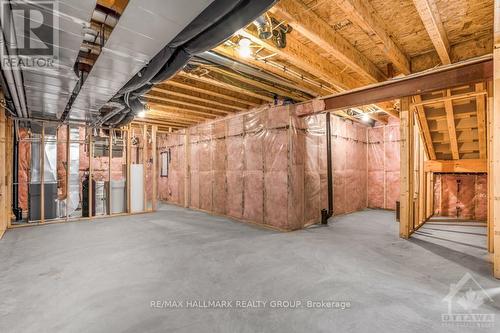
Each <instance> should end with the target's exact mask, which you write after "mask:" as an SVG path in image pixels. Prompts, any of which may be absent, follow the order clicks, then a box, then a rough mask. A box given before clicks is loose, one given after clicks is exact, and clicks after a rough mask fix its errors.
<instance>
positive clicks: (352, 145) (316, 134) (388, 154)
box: [158, 101, 399, 230]
mask: <svg viewBox="0 0 500 333" xmlns="http://www.w3.org/2000/svg"><path fill="white" fill-rule="evenodd" d="M323 104H324V103H322V102H321V101H313V102H312V103H310V104H301V105H296V106H294V105H286V106H275V107H261V108H257V109H254V110H252V111H250V112H247V113H244V114H238V115H235V116H230V117H227V118H223V119H220V120H215V121H212V122H207V123H204V124H201V125H198V126H195V127H191V128H189V129H188V130H187V131H188V132H189V140H188V141H189V145H188V147H185V146H184V138H181V137H183V134H178V132H176V133H169V134H161V135H162V136H161V139H159V142H161V144H159V150H161V151H165V150H170V152H171V154H172V162H171V164H170V167H169V168H170V169H169V176H168V177H160V178H159V186H158V192H159V193H158V195H159V197H160V198H161V199H162V200H164V201H167V202H172V203H176V204H181V205H184V204H185V203H184V197H187V198H188V200H187V207H190V208H194V209H200V210H203V211H207V212H211V213H215V214H221V215H226V216H229V217H232V218H236V219H240V220H244V221H250V222H253V223H258V224H263V225H267V226H270V227H273V228H277V229H280V230H296V229H301V228H303V227H304V226H306V225H308V224H311V223H315V222H318V221H319V220H320V216H321V209H324V208H327V160H326V155H327V154H326V138H325V133H326V128H325V125H326V121H325V114H317V115H312V116H304V117H298V116H297V113H296V112H298V113H300V114H302V115H304V114H308V113H311V112H313V111H314V110H315V109H316V108H321V107H324V105H323ZM331 119H332V122H331V126H332V161H333V175H334V205H335V214H336V215H339V214H345V213H350V212H354V211H358V210H362V209H364V208H366V207H367V203H368V202H369V199H368V198H369V193H371V192H369V191H368V188H369V185H368V184H369V177H368V158H369V151H368V146H369V145H368V141H367V139H368V132H367V127H366V126H363V125H361V124H357V123H353V122H352V121H350V120H345V119H343V118H339V117H336V116H334V115H332V118H331ZM391 126H393V127H395V128H397V129H398V130H397V131H395V133H397V134H398V135H399V127H398V124H391ZM379 131H380V133H381V134H380V135H381V137H380V139H379V141H380V142H383V141H384V140H386V141H387V142H386V150H385V151H384V150H383V149H382V150H381V151H380V152H378V155H377V156H378V158H380V159H381V160H384V159H385V158H397V159H398V158H399V156H398V154H399V150H398V151H397V154H396V152H395V151H394V150H395V149H399V136H395V135H393V134H394V133H393V131H392V127H391V129H389V130H387V133H385V136H387V138H385V137H384V130H383V129H380V130H379ZM176 137H177V139H175V138H176ZM160 145H161V147H160ZM387 146H389V148H387ZM186 153H187V160H188V163H189V168H187V165H184V164H185V163H184V164H182V165H181V163H176V161H179V160H181V157H180V156H181V155H182V156H183V157H182V160H184V159H185V158H186V155H185V154H186ZM372 157H373V156H372ZM381 163H382V164H383V162H381ZM394 165H395V166H397V168H396V167H395V166H394ZM386 166H387V168H386V173H387V177H386V183H387V186H386V193H385V194H383V195H386V196H387V197H388V198H391V200H392V198H396V197H397V196H398V195H399V186H397V187H395V186H392V185H393V184H394V183H397V184H398V185H399V162H394V161H391V162H386ZM187 170H189V173H188V175H187V178H186V172H187ZM382 170H383V168H382ZM373 171H375V170H373ZM382 172H383V171H382ZM382 178H383V177H382ZM181 179H182V180H184V181H188V184H187V186H184V184H183V183H182V186H181ZM181 188H182V189H184V188H187V189H188V191H189V193H186V194H184V193H183V192H182V194H181ZM391 191H394V192H396V191H397V193H392V192H391ZM387 201H389V200H387ZM394 201H395V200H394ZM381 202H382V204H381V205H383V200H381ZM390 207H391V205H389V204H388V205H387V208H390Z"/></svg>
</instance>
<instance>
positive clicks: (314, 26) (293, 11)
mask: <svg viewBox="0 0 500 333" xmlns="http://www.w3.org/2000/svg"><path fill="white" fill-rule="evenodd" d="M271 12H273V13H274V14H276V15H277V16H279V17H280V18H283V19H285V20H286V21H287V23H288V24H290V25H291V26H292V27H293V28H294V29H295V30H296V31H298V32H299V33H300V34H301V35H303V36H305V37H307V38H308V39H309V40H310V41H312V42H313V43H314V44H316V45H318V46H319V47H321V48H322V49H324V50H325V51H327V52H328V53H330V54H331V55H333V56H334V57H335V58H337V59H339V60H340V61H341V62H342V63H344V64H346V65H347V66H349V67H350V68H352V69H353V70H354V71H356V72H358V73H359V74H361V75H362V76H363V77H364V78H365V79H366V80H367V81H368V82H369V83H374V82H378V81H384V80H385V79H386V75H385V74H384V73H382V71H380V70H379V69H378V68H377V66H375V65H374V64H373V63H372V62H371V61H370V60H368V59H367V58H366V57H365V56H364V55H363V54H362V53H361V52H359V51H358V50H357V49H356V48H355V47H354V46H352V45H351V44H350V43H349V42H348V41H347V40H346V39H344V37H342V36H341V35H340V34H339V33H337V32H336V31H335V30H334V29H333V28H332V27H331V26H330V25H329V24H328V23H327V22H325V21H324V20H323V19H322V18H321V17H319V16H318V15H316V14H315V13H314V12H313V11H312V10H310V9H309V8H308V7H307V6H306V5H304V4H303V3H302V2H301V1H299V0H282V1H280V2H278V4H277V5H276V6H274V7H273V8H272V9H271Z"/></svg>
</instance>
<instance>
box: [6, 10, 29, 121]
mask: <svg viewBox="0 0 500 333" xmlns="http://www.w3.org/2000/svg"><path fill="white" fill-rule="evenodd" d="M5 18H6V19H5ZM0 25H1V30H2V31H1V33H0V44H2V47H1V49H0V52H1V55H2V57H7V58H8V59H13V60H14V61H15V62H17V63H19V56H18V55H17V53H16V51H15V50H16V49H17V41H16V27H15V25H14V18H13V16H12V11H11V8H10V4H7V3H5V4H2V20H0ZM9 50H11V52H9ZM2 72H3V74H4V76H5V81H6V84H7V87H8V89H9V91H10V95H11V97H12V100H13V103H14V106H15V108H16V112H17V115H18V116H19V117H22V118H27V117H28V111H27V108H26V98H25V95H24V87H23V79H22V77H21V72H20V71H19V70H12V69H11V68H5V67H4V66H2Z"/></svg>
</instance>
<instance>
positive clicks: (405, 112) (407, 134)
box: [399, 97, 415, 239]
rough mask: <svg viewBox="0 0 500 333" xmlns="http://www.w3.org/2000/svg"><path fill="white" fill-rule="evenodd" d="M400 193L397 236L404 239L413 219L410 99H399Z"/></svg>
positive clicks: (408, 236) (406, 237) (412, 126)
mask: <svg viewBox="0 0 500 333" xmlns="http://www.w3.org/2000/svg"><path fill="white" fill-rule="evenodd" d="M400 115H401V123H400V131H401V143H400V150H401V160H400V161H401V162H400V163H401V167H400V170H401V173H400V183H401V194H400V217H399V236H400V237H401V238H404V239H408V238H410V234H411V227H412V226H413V221H414V209H415V207H414V201H413V195H414V180H413V179H414V163H415V156H414V134H413V130H414V123H413V119H414V116H413V113H412V111H411V109H410V99H409V98H408V97H404V98H402V99H401V112H400Z"/></svg>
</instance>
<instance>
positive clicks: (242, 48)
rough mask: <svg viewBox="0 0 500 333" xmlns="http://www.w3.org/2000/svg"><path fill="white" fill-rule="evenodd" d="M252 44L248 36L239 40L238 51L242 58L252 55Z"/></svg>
mask: <svg viewBox="0 0 500 333" xmlns="http://www.w3.org/2000/svg"><path fill="white" fill-rule="evenodd" d="M251 45H252V41H251V40H250V39H248V38H241V39H240V40H239V41H238V53H239V54H240V56H241V57H242V58H250V57H251V56H252V49H251V48H250V46H251Z"/></svg>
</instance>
